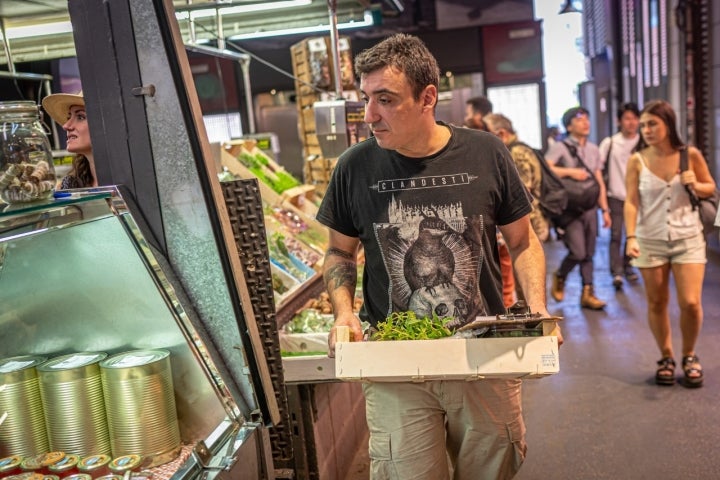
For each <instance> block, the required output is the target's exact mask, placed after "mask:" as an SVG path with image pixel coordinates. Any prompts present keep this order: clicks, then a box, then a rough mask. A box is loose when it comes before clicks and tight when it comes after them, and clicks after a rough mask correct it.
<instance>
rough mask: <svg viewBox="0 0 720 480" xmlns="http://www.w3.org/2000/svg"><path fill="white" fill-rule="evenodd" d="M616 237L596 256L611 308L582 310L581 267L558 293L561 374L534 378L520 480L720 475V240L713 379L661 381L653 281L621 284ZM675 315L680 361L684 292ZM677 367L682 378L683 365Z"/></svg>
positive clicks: (710, 309)
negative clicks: (613, 266)
mask: <svg viewBox="0 0 720 480" xmlns="http://www.w3.org/2000/svg"><path fill="white" fill-rule="evenodd" d="M607 244H608V232H607V230H604V231H602V232H601V234H600V238H599V242H598V248H597V254H596V256H595V266H596V268H595V292H596V295H597V296H598V297H600V298H601V299H603V300H605V301H607V302H608V306H607V307H606V308H605V311H600V312H595V311H590V310H584V309H581V308H580V306H579V299H580V289H581V286H580V276H579V273H578V271H577V269H575V270H574V271H573V272H572V273H571V274H570V276H569V277H568V279H567V286H566V298H565V300H564V301H563V302H561V303H557V302H555V301H554V300H552V299H550V300H549V303H548V309H549V310H550V313H552V314H557V315H560V316H562V317H564V320H563V333H564V337H565V344H564V345H563V347H562V348H561V349H560V373H559V374H557V375H553V376H551V377H547V378H543V379H539V380H528V381H526V382H525V383H524V410H525V421H526V424H527V430H528V433H527V441H528V455H527V458H526V461H525V464H524V465H523V467H522V469H521V471H520V473H519V474H518V475H517V476H516V480H546V479H553V480H590V479H614V480H644V479H648V480H676V479H684V480H694V479H702V480H706V479H707V480H709V479H716V478H720V460H718V458H717V455H716V452H717V450H716V449H717V445H718V440H719V439H720V408H717V405H718V399H720V381H718V377H720V288H719V286H720V247H719V246H718V242H717V239H714V240H712V241H711V243H710V245H709V247H708V265H707V270H706V277H705V284H704V285H705V286H704V298H703V306H704V310H705V324H704V326H703V330H702V333H701V337H700V340H699V342H698V345H697V354H698V356H699V357H700V359H701V361H702V364H703V367H704V371H705V386H704V387H702V388H700V389H688V388H684V387H683V386H681V385H680V384H676V385H674V386H672V387H659V386H656V385H655V384H654V374H655V368H656V367H655V362H656V361H657V360H658V359H659V358H660V355H659V354H658V350H657V347H656V346H655V342H654V340H653V338H652V335H651V334H650V331H649V329H648V327H647V323H646V302H645V294H644V286H643V284H642V281H640V282H638V283H637V284H635V285H631V286H630V285H626V286H625V288H624V289H623V290H622V291H620V292H617V293H616V292H615V289H614V288H613V286H612V283H611V282H612V279H611V277H610V273H609V268H608V265H607V263H608V261H607ZM545 251H546V256H547V264H548V280H549V278H550V274H551V273H552V272H554V271H555V269H556V268H557V266H558V265H559V262H560V260H561V259H562V257H563V255H564V254H565V248H564V246H563V244H562V243H561V242H558V241H554V242H549V243H547V244H546V245H545ZM671 289H674V285H673V286H671ZM548 297H549V295H548ZM671 317H672V319H673V320H672V322H673V323H672V325H673V330H674V345H675V350H676V352H677V353H676V355H678V358H676V362H677V363H678V366H679V365H680V357H679V355H680V353H679V352H680V342H679V327H678V320H677V319H678V309H677V306H676V300H675V295H674V292H673V294H672V297H671ZM676 375H677V376H678V377H680V375H681V369H679V368H678V369H677V370H676ZM355 467H356V468H355V469H354V470H353V473H354V474H353V475H351V476H350V477H349V478H348V479H347V480H363V479H367V478H368V473H367V455H366V452H364V451H359V452H358V457H357V459H356V462H355ZM468 480H471V479H468ZM472 480H482V479H472Z"/></svg>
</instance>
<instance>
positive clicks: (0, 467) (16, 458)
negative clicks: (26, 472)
mask: <svg viewBox="0 0 720 480" xmlns="http://www.w3.org/2000/svg"><path fill="white" fill-rule="evenodd" d="M21 463H22V457H21V456H20V455H13V456H11V457H5V458H0V474H2V473H3V472H7V471H8V470H12V469H13V468H17V467H19V466H20V464H21Z"/></svg>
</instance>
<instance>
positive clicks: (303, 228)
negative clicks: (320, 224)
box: [265, 207, 327, 263]
mask: <svg viewBox="0 0 720 480" xmlns="http://www.w3.org/2000/svg"><path fill="white" fill-rule="evenodd" d="M265 212H266V213H265V224H266V225H267V224H268V223H274V222H278V223H280V224H282V225H283V226H284V227H285V228H286V229H287V230H288V232H290V233H291V234H292V235H293V237H295V238H296V239H298V240H300V241H301V242H302V243H304V244H305V245H307V246H308V247H310V248H311V249H313V250H314V251H316V252H318V253H320V254H322V253H324V252H325V248H326V243H327V232H325V231H323V230H321V229H318V228H317V227H312V226H309V225H308V224H307V223H305V222H304V221H303V220H302V219H301V218H300V216H299V215H298V214H297V213H295V212H293V211H292V210H287V209H284V208H280V207H272V208H270V207H268V208H266V209H265ZM313 263H315V262H313Z"/></svg>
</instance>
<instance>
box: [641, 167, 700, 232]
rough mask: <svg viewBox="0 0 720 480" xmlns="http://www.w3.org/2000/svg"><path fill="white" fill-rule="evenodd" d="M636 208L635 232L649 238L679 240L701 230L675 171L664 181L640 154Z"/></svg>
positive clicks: (694, 211) (697, 218)
mask: <svg viewBox="0 0 720 480" xmlns="http://www.w3.org/2000/svg"><path fill="white" fill-rule="evenodd" d="M638 155H640V159H641V160H642V162H641V163H642V169H641V170H640V179H639V185H638V189H639V193H640V210H639V211H638V219H637V228H636V229H635V234H636V235H637V236H638V237H639V238H646V239H652V240H680V239H683V238H690V237H694V236H695V235H697V234H699V233H701V232H702V224H701V223H700V216H699V215H698V212H697V210H693V209H692V204H691V203H690V196H689V195H688V192H687V190H685V187H684V186H683V184H682V183H680V175H679V174H675V175H674V176H673V177H672V179H670V182H666V181H665V180H663V179H662V178H660V177H658V176H657V175H655V174H654V173H652V172H651V171H650V169H649V168H648V167H647V164H646V162H645V158H643V156H642V155H641V154H638Z"/></svg>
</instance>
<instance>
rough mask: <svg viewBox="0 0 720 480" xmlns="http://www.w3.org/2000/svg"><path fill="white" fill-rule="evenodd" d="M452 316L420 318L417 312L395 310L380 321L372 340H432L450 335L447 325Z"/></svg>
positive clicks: (434, 315)
mask: <svg viewBox="0 0 720 480" xmlns="http://www.w3.org/2000/svg"><path fill="white" fill-rule="evenodd" d="M450 321H452V317H443V318H440V317H438V316H437V315H436V314H435V313H433V316H432V317H423V318H418V317H417V316H415V312H393V313H392V314H390V316H389V317H387V318H386V319H385V321H384V322H378V324H377V331H376V332H374V333H373V334H372V336H371V337H370V338H371V340H432V339H437V338H445V337H449V336H451V335H452V334H453V332H452V330H450V329H449V328H448V327H446V325H447V323H448V322H450Z"/></svg>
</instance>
